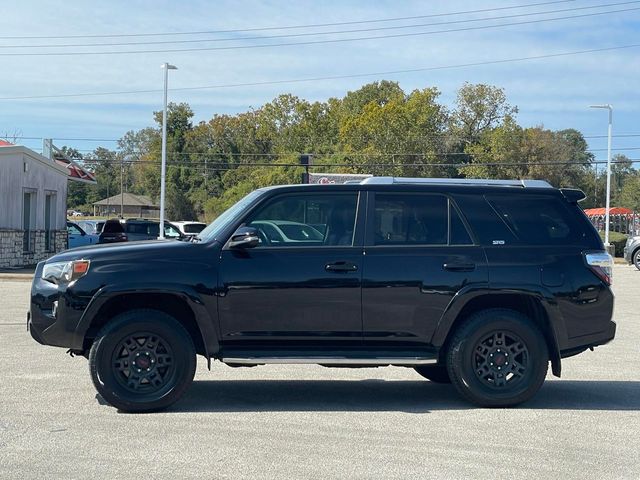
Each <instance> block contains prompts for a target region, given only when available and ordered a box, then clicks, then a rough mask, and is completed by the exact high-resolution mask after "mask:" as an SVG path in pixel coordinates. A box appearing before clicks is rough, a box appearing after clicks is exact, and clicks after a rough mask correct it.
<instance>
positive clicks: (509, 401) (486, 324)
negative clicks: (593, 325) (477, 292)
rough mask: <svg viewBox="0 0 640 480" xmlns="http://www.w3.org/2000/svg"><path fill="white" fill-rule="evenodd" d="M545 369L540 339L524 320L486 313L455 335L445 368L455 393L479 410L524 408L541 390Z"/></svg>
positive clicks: (546, 355)
mask: <svg viewBox="0 0 640 480" xmlns="http://www.w3.org/2000/svg"><path fill="white" fill-rule="evenodd" d="M548 363H549V353H548V348H547V344H546V341H545V339H544V336H543V335H542V333H541V332H540V330H539V329H538V327H537V326H536V325H534V324H533V323H532V322H531V320H529V319H528V318H527V317H525V316H524V315H522V314H520V313H518V312H515V311H513V310H506V309H490V310H484V311H481V312H478V313H476V314H474V315H472V316H471V317H469V318H468V319H467V320H466V321H465V322H464V323H463V324H462V325H460V327H459V328H458V329H457V330H456V331H455V333H454V336H453V338H452V340H451V342H450V344H449V350H448V353H447V364H448V370H449V376H450V378H451V381H452V383H453V384H454V386H455V387H456V389H457V390H458V391H459V392H460V393H461V394H462V395H463V396H464V397H465V398H467V399H468V400H470V401H471V402H473V403H475V404H476V405H480V406H483V407H507V406H513V405H517V404H519V403H522V402H525V401H527V400H529V399H530V398H531V397H533V396H534V395H535V394H536V392H537V391H538V390H539V389H540V387H541V386H542V383H543V382H544V379H545V376H546V374H547V368H548Z"/></svg>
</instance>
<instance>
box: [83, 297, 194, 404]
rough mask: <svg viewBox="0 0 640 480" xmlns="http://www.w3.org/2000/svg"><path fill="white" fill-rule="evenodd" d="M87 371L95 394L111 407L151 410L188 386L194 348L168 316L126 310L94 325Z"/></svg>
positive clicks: (144, 311) (161, 313)
mask: <svg viewBox="0 0 640 480" xmlns="http://www.w3.org/2000/svg"><path fill="white" fill-rule="evenodd" d="M89 371H90V373H91V380H92V381H93V385H94V386H95V387H96V390H97V391H98V393H99V394H100V395H102V397H103V398H104V399H105V400H106V401H107V402H109V403H110V404H111V405H113V406H114V407H116V408H117V409H119V410H121V411H124V412H153V411H158V410H162V409H165V408H167V407H168V406H169V405H172V404H173V403H174V402H176V401H177V400H178V399H179V398H180V397H181V396H182V395H183V394H184V392H185V391H186V390H187V388H189V385H191V382H192V381H193V376H194V375H195V371H196V352H195V348H194V346H193V341H192V339H191V336H190V335H189V333H188V332H187V331H186V330H185V328H184V327H183V326H182V325H180V323H178V321H177V320H176V319H174V318H173V317H171V316H169V315H167V314H166V313H163V312H160V311H157V310H146V309H145V310H142V309H140V310H132V311H129V312H125V313H123V314H121V315H118V316H116V317H115V318H114V319H113V320H111V321H110V322H109V323H108V324H107V325H106V326H105V327H104V328H102V330H100V332H99V333H98V335H97V337H96V339H95V341H94V342H93V345H92V346H91V350H90V352H89ZM137 374H139V375H137Z"/></svg>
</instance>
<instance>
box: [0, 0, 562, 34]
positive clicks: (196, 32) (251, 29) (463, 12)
mask: <svg viewBox="0 0 640 480" xmlns="http://www.w3.org/2000/svg"><path fill="white" fill-rule="evenodd" d="M573 1H575V0H561V1H553V2H538V3H528V4H523V5H513V6H507V7H495V8H483V9H480V10H466V11H460V12H449V13H436V14H430V15H414V16H409V17H395V18H382V19H377V20H359V21H349V22H334V23H316V24H307V25H289V26H281V27H277V26H276V27H254V28H245V29H235V30H204V31H188V32H160V33H158V32H152V33H114V34H90V35H49V36H42V35H37V36H32V35H27V36H0V39H1V40H10V39H32V40H35V39H65V38H117V37H158V36H175V35H205V34H218V33H244V32H258V31H272V30H292V29H301V28H320V27H336V26H341V25H358V24H367V23H381V22H396V21H403V20H417V19H421V18H436V17H446V16H450V15H465V14H472V13H486V12H494V11H501V10H513V9H518V8H528V7H538V6H542V5H553V4H558V3H571V2H573Z"/></svg>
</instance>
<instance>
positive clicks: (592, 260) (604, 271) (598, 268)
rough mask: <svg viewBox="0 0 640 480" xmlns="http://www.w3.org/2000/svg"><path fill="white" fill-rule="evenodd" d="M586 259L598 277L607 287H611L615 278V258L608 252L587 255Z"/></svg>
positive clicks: (585, 255)
mask: <svg viewBox="0 0 640 480" xmlns="http://www.w3.org/2000/svg"><path fill="white" fill-rule="evenodd" d="M584 259H585V261H586V262H587V265H588V266H589V268H590V269H591V271H592V272H593V273H595V274H596V276H597V277H598V278H599V279H600V280H602V281H603V282H604V283H606V284H607V285H611V278H612V276H613V257H611V255H609V254H608V253H607V252H592V253H585V254H584Z"/></svg>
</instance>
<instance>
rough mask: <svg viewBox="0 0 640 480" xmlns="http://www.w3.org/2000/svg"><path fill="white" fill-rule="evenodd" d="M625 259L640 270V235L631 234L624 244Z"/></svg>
mask: <svg viewBox="0 0 640 480" xmlns="http://www.w3.org/2000/svg"><path fill="white" fill-rule="evenodd" d="M624 259H625V260H626V261H627V263H629V264H633V265H635V266H636V268H637V269H638V270H640V235H635V236H630V237H629V238H628V239H627V243H626V245H625V246H624Z"/></svg>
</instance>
